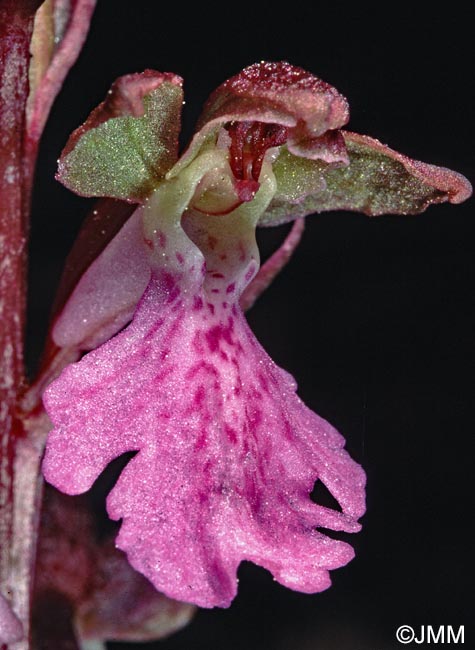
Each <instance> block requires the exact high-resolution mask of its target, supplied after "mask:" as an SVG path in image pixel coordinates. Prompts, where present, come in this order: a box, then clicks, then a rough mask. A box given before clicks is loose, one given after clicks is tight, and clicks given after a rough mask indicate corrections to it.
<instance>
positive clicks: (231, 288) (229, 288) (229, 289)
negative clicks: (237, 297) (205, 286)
mask: <svg viewBox="0 0 475 650" xmlns="http://www.w3.org/2000/svg"><path fill="white" fill-rule="evenodd" d="M235 289H236V283H235V282H231V284H228V286H227V287H226V293H232V292H233V291H234V290H235Z"/></svg>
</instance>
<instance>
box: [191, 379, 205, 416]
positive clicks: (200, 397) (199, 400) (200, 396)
mask: <svg viewBox="0 0 475 650" xmlns="http://www.w3.org/2000/svg"><path fill="white" fill-rule="evenodd" d="M205 397H206V391H205V388H204V386H203V384H200V385H199V386H198V388H197V389H196V391H195V394H194V396H193V406H194V407H195V408H196V410H197V411H199V410H200V409H201V407H202V406H203V402H204V399H205Z"/></svg>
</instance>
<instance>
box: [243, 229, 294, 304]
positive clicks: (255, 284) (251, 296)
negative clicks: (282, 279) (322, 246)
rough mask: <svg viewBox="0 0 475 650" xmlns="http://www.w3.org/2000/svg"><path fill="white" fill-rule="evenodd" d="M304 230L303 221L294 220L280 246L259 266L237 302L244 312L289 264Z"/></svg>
mask: <svg viewBox="0 0 475 650" xmlns="http://www.w3.org/2000/svg"><path fill="white" fill-rule="evenodd" d="M304 228H305V221H304V219H296V220H295V221H294V223H293V225H292V228H291V230H290V232H289V234H288V235H287V237H286V238H285V240H284V241H283V243H282V245H281V246H280V247H279V248H278V249H277V250H276V251H275V253H273V254H272V255H271V257H269V259H268V260H267V261H266V262H265V263H264V264H263V265H262V266H261V268H260V269H259V271H258V272H257V275H256V277H255V278H254V279H253V280H252V281H251V282H250V284H248V285H247V287H246V288H245V289H244V291H243V293H242V295H241V298H240V300H239V305H240V307H241V309H242V310H243V311H244V312H246V311H247V310H248V309H251V307H252V306H253V305H254V303H255V302H256V300H257V299H258V298H259V296H261V295H262V294H263V293H264V291H265V290H266V289H267V288H268V287H269V286H270V284H271V283H272V282H273V281H274V279H275V277H276V276H277V275H278V274H279V273H280V272H281V270H282V269H283V268H284V266H285V265H286V264H287V263H288V262H289V260H290V258H291V257H292V255H293V254H294V252H295V249H296V248H297V246H298V245H299V243H300V240H301V238H302V235H303V231H304Z"/></svg>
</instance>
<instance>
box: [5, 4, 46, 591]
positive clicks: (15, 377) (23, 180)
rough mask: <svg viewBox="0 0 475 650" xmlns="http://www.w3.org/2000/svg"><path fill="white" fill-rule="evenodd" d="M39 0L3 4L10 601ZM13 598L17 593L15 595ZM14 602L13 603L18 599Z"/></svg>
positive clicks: (7, 564)
mask: <svg viewBox="0 0 475 650" xmlns="http://www.w3.org/2000/svg"><path fill="white" fill-rule="evenodd" d="M39 4H40V0H0V91H1V92H0V324H1V327H0V452H1V455H0V507H1V510H2V513H1V516H0V589H1V591H2V592H3V594H4V595H5V597H6V599H7V601H8V600H11V597H10V594H11V593H12V590H13V589H14V585H12V584H10V569H11V564H12V561H13V558H12V557H11V556H12V535H13V481H14V470H13V463H14V440H15V437H16V436H18V434H19V433H20V431H21V426H20V424H19V421H18V420H17V419H16V417H15V408H16V400H17V395H18V393H19V391H20V389H21V387H22V384H23V381H24V373H23V329H24V312H25V295H26V281H25V271H26V252H25V248H26V241H27V238H26V235H27V219H26V217H27V206H28V203H29V193H30V187H31V177H30V174H29V173H25V165H24V150H23V144H24V143H23V140H22V137H21V135H22V134H23V133H24V127H25V120H26V115H25V111H26V102H27V99H28V89H29V86H28V67H29V61H30V52H29V46H30V39H31V34H32V29H33V18H34V14H35V11H36V9H37V7H38V5H39ZM12 596H13V594H12ZM13 599H14V598H13Z"/></svg>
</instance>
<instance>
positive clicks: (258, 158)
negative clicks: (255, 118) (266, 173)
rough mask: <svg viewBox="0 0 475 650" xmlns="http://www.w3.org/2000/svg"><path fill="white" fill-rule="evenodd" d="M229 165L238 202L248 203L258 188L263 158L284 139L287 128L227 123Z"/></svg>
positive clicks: (285, 138)
mask: <svg viewBox="0 0 475 650" xmlns="http://www.w3.org/2000/svg"><path fill="white" fill-rule="evenodd" d="M227 130H228V133H229V135H230V136H231V145H230V147H229V155H230V161H229V162H230V165H231V170H232V172H233V175H234V178H235V179H236V188H237V191H238V194H239V198H240V199H241V201H251V200H252V199H253V198H254V195H255V193H256V192H257V190H258V189H259V175H260V173H261V168H262V163H263V161H264V156H265V153H266V151H267V149H269V148H270V147H277V146H279V145H281V144H284V143H285V142H286V140H287V127H285V126H281V125H279V124H266V123H265V122H231V124H229V125H228V127H227Z"/></svg>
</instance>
